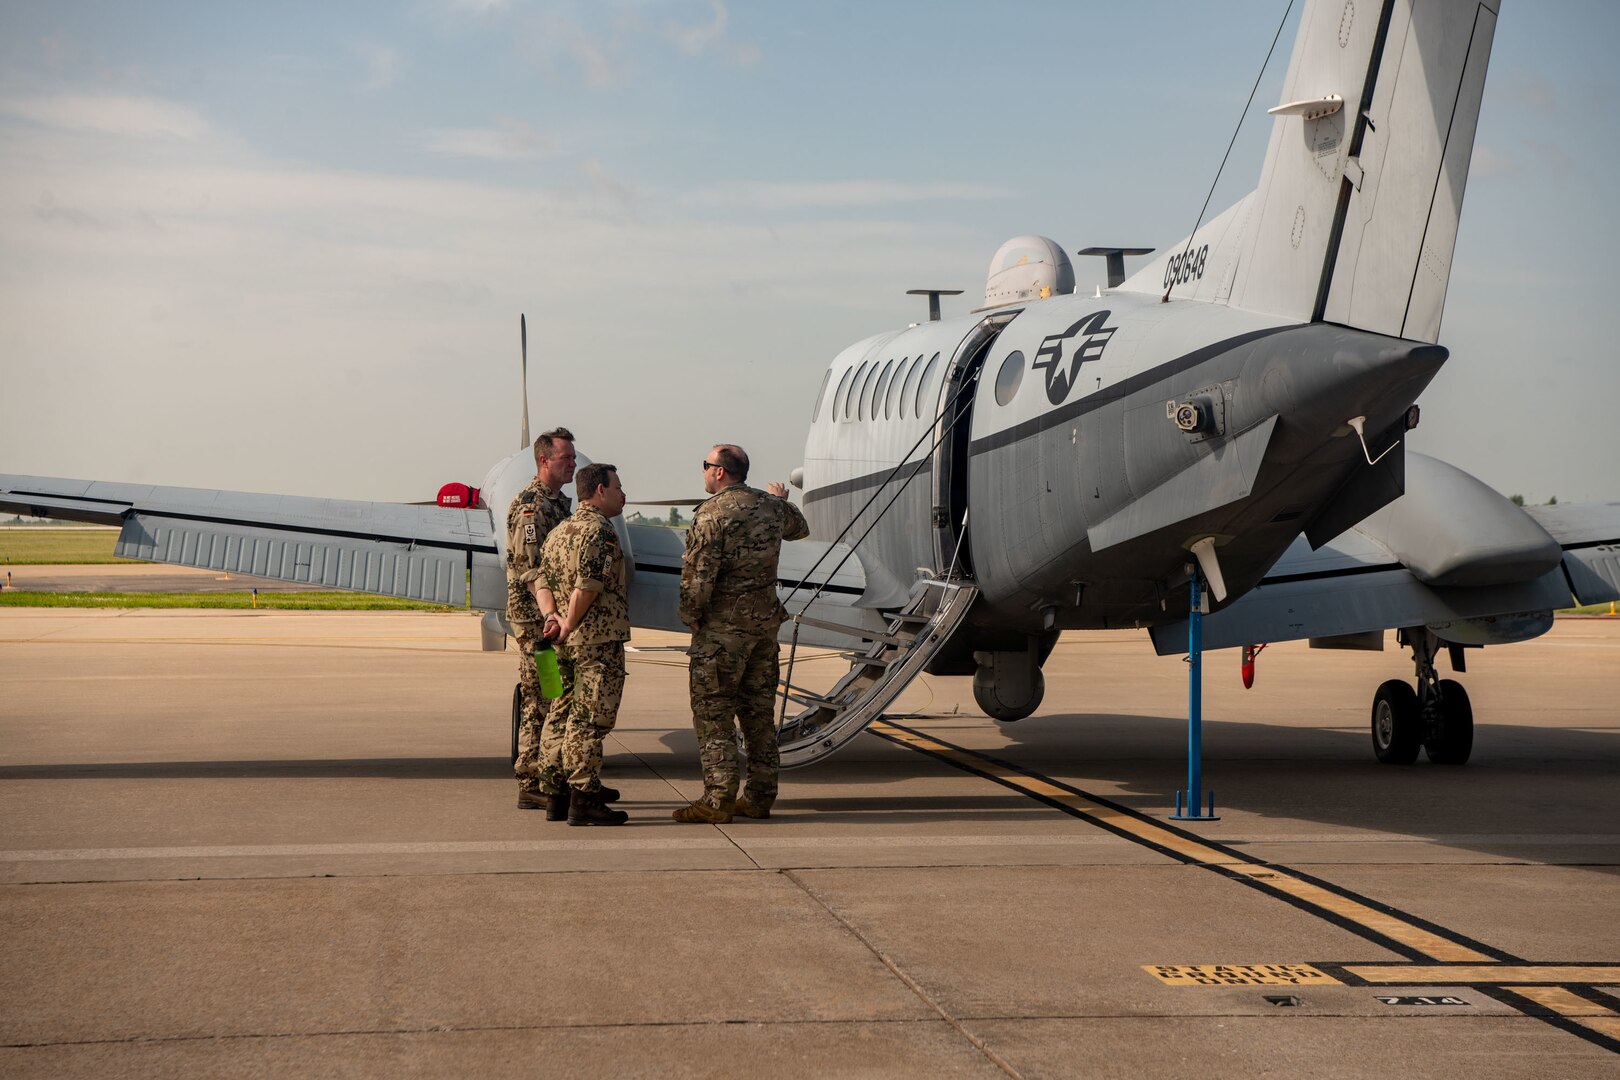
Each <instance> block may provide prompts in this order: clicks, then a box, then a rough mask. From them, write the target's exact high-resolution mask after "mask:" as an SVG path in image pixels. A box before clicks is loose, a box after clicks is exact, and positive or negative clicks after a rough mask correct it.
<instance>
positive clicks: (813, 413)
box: [810, 368, 832, 424]
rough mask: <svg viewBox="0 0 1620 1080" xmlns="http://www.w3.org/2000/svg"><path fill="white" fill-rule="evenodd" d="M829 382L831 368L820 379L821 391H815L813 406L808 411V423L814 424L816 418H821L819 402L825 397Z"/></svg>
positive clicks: (830, 379)
mask: <svg viewBox="0 0 1620 1080" xmlns="http://www.w3.org/2000/svg"><path fill="white" fill-rule="evenodd" d="M831 381H832V368H828V369H827V373H826V374H825V375H823V376H822V377H821V389H820V390H817V391H816V403H815V406H814V407H813V408H811V410H810V422H811V423H812V424H813V423H815V422H816V420H817V418H818V417H820V416H821V402H822V399H823V398H825V397H826V396H827V384H828V383H829V382H831Z"/></svg>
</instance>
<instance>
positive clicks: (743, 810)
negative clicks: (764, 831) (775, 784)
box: [731, 795, 771, 820]
mask: <svg viewBox="0 0 1620 1080" xmlns="http://www.w3.org/2000/svg"><path fill="white" fill-rule="evenodd" d="M731 812H732V813H734V814H736V815H737V816H738V817H746V818H755V819H760V820H763V819H764V818H768V817H770V816H771V808H770V807H768V806H758V805H755V804H754V803H751V802H749V801H748V796H746V795H741V796H738V798H737V805H736V806H735V807H733V808H732V811H731Z"/></svg>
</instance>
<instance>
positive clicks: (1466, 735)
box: [1423, 679, 1474, 765]
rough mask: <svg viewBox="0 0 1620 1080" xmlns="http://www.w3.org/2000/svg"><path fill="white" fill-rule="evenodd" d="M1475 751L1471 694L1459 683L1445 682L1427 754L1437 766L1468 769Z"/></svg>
mask: <svg viewBox="0 0 1620 1080" xmlns="http://www.w3.org/2000/svg"><path fill="white" fill-rule="evenodd" d="M1473 750H1474V706H1473V705H1472V704H1471V703H1470V702H1469V700H1468V691H1467V690H1464V689H1463V685H1462V683H1460V682H1458V681H1457V680H1455V679H1441V680H1440V702H1439V705H1438V706H1437V708H1436V716H1435V724H1434V726H1433V728H1432V729H1431V731H1430V735H1429V738H1428V739H1427V740H1426V741H1425V742H1424V744H1423V751H1424V753H1426V754H1428V755H1429V760H1430V761H1432V762H1434V763H1435V764H1436V765H1466V764H1468V755H1469V754H1471V753H1473Z"/></svg>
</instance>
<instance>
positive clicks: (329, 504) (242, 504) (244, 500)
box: [0, 474, 506, 607]
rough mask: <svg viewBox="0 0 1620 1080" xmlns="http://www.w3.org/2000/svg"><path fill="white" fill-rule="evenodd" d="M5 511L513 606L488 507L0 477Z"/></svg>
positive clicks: (241, 569)
mask: <svg viewBox="0 0 1620 1080" xmlns="http://www.w3.org/2000/svg"><path fill="white" fill-rule="evenodd" d="M0 511H7V512H11V513H16V514H26V515H30V516H34V517H53V518H63V519H65V520H68V521H85V522H92V523H96V524H102V525H117V526H119V527H120V529H121V531H120V532H119V534H118V544H117V547H115V548H114V553H115V554H117V555H121V556H123V557H125V558H130V559H142V560H145V561H147V562H163V563H175V564H178V565H180V566H197V567H204V568H207V569H210V570H221V571H225V572H228V573H237V574H253V575H255V576H258V577H267V578H276V579H279V580H282V581H298V582H304V583H308V584H313V585H325V586H328V587H330V588H334V589H352V590H355V591H357V592H369V593H378V594H381V595H384V596H401V597H406V598H408V599H412V600H427V601H432V602H434V603H439V604H452V605H455V606H458V607H459V606H463V605H465V604H467V602H468V577H467V575H468V571H471V573H472V588H471V596H472V602H473V604H474V606H477V607H495V606H500V605H504V603H505V596H506V579H505V574H504V571H503V570H502V568H501V564H500V560H499V559H498V557H497V554H496V546H495V537H494V527H493V524H492V522H491V519H490V513H489V511H488V510H487V509H484V508H478V507H474V508H472V509H467V510H462V509H455V508H451V507H442V506H419V505H414V504H404V503H379V502H355V501H348V500H343V499H312V498H306V497H300V496H294V495H260V494H253V493H250V492H241V491H212V490H207V489H203V488H181V487H153V486H149V485H146V484H114V483H105V482H101V481H91V480H64V479H59V478H55V477H44V476H12V475H3V474H0Z"/></svg>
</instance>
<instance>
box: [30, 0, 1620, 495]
mask: <svg viewBox="0 0 1620 1080" xmlns="http://www.w3.org/2000/svg"><path fill="white" fill-rule="evenodd" d="M1286 6H1287V2H1286V0H1264V2H1260V0H1228V2H1223V3H1221V4H1202V3H1193V2H1191V0H1185V2H1168V0H1145V2H1138V3H1131V4H1120V3H1106V4H1105V3H1042V2H1030V3H1025V4H1021V5H1018V6H1017V7H1016V8H1009V7H994V8H992V7H991V6H989V5H978V4H960V3H951V2H941V0H934V2H922V0H919V2H905V3H899V2H896V3H883V2H862V3H842V2H837V0H823V2H817V3H813V4H812V3H797V4H789V3H778V2H773V3H764V2H757V3H747V2H741V0H733V2H730V3H727V2H725V0H590V2H583V0H582V2H577V3H567V2H563V3H540V2H524V0H400V2H390V3H363V2H353V3H343V4H330V3H304V2H299V0H289V2H284V3H278V4H247V3H233V2H229V0H214V2H208V3H177V2H162V0H154V2H147V3H142V4H129V3H123V2H110V3H94V2H75V0H60V2H54V3H50V4H41V3H23V2H19V0H0V472H10V473H31V474H39V475H46V476H60V477H75V478H84V479H101V480H118V481H132V482H141V483H153V484H174V485H183V486H193V487H207V488H226V489H233V490H241V491H266V492H275V493H283V494H298V495H314V496H326V497H336V498H352V499H378V500H387V501H414V500H422V499H431V498H432V497H433V494H434V493H435V492H436V491H437V490H438V488H439V486H440V485H441V484H444V483H446V482H449V481H462V482H465V483H469V484H474V485H476V484H478V483H479V482H480V481H481V480H482V478H483V476H484V474H485V472H486V471H487V470H488V468H489V466H490V465H491V464H493V463H494V462H495V461H496V460H498V459H499V458H502V457H504V456H505V455H507V454H510V453H512V452H513V451H514V450H516V449H517V448H518V445H519V433H520V417H521V395H520V391H519V340H518V316H519V314H520V313H523V314H526V315H527V318H528V327H529V365H530V368H529V385H530V393H529V397H530V415H531V424H532V427H533V430H534V431H535V432H539V431H541V430H543V429H544V428H546V427H549V426H552V425H555V424H564V425H566V426H568V427H569V428H571V429H573V430H574V431H575V432H576V433H577V435H578V437H579V447H580V449H581V450H582V451H583V452H584V453H585V454H586V455H588V456H589V457H591V458H593V459H595V460H599V461H611V462H614V463H615V464H617V465H618V466H619V467H620V469H621V472H622V475H623V476H624V479H625V486H626V488H627V489H628V490H629V492H630V494H631V497H632V498H645V499H658V498H678V497H683V496H693V495H700V494H701V476H700V469H699V463H700V461H701V456H702V455H703V454H704V453H705V451H706V450H707V449H708V447H709V446H710V445H711V444H712V443H714V442H717V441H734V442H738V443H740V444H742V445H743V446H744V447H746V448H747V449H748V450H749V451H750V453H751V454H752V457H753V459H754V476H753V479H755V480H756V482H762V481H765V480H769V479H777V478H785V477H786V475H787V473H788V471H789V470H790V469H791V468H793V467H794V466H796V465H797V464H799V462H800V460H801V456H802V452H803V443H804V435H805V429H806V427H807V425H808V420H809V413H810V407H811V404H812V401H811V399H812V396H813V395H814V393H815V391H816V388H817V387H818V386H819V385H820V383H821V377H822V373H823V372H824V370H825V368H826V365H827V364H828V362H829V361H830V360H831V359H832V358H833V356H834V355H835V354H836V353H837V352H839V351H840V350H841V349H842V348H844V347H845V346H847V345H849V344H851V343H853V342H855V341H857V340H859V339H861V338H864V337H866V336H869V335H871V334H874V333H878V332H881V331H884V330H889V329H896V328H900V327H903V326H905V325H906V324H907V323H909V322H912V321H915V320H917V319H920V318H922V317H924V307H923V303H924V302H923V301H922V300H921V299H920V298H917V297H910V296H907V295H905V292H906V290H907V289H911V288H920V287H935V288H961V289H965V290H967V295H964V296H962V297H958V298H955V300H954V301H953V300H947V301H946V302H945V313H946V314H947V315H951V314H960V313H963V312H965V311H967V310H968V309H969V308H971V307H974V306H977V305H978V298H976V297H975V295H974V294H975V293H977V294H978V297H982V290H983V282H984V277H985V273H986V269H987V267H988V264H989V262H990V258H991V256H992V254H993V253H994V252H995V250H996V248H997V247H998V246H999V245H1000V244H1001V243H1002V242H1003V241H1004V240H1007V239H1009V238H1011V237H1013V236H1016V235H1019V234H1023V233H1038V234H1041V235H1046V236H1051V237H1053V238H1054V239H1056V240H1057V241H1058V242H1059V243H1060V244H1062V245H1063V246H1064V247H1065V248H1067V249H1068V250H1070V251H1074V250H1076V249H1078V248H1080V247H1084V246H1088V245H1122V246H1137V245H1140V246H1149V247H1156V248H1162V247H1164V246H1166V245H1168V244H1171V243H1174V242H1175V241H1176V240H1177V239H1178V238H1181V237H1183V236H1185V235H1186V233H1187V232H1188V231H1189V230H1190V229H1191V227H1192V224H1193V221H1194V219H1195V218H1196V217H1197V215H1198V211H1199V207H1200V205H1201V204H1202V203H1203V201H1204V198H1205V196H1206V194H1207V193H1208V191H1209V188H1210V184H1211V181H1212V180H1213V179H1214V177H1215V175H1216V170H1217V166H1219V164H1220V161H1221V156H1222V154H1223V152H1224V151H1225V149H1226V145H1227V142H1228V140H1229V139H1230V138H1231V137H1232V131H1233V128H1234V126H1235V125H1237V123H1238V120H1239V118H1240V116H1242V115H1243V113H1244V102H1245V100H1246V98H1247V97H1248V94H1249V90H1250V87H1251V85H1253V83H1254V80H1255V78H1256V75H1257V73H1259V72H1260V70H1261V64H1262V61H1263V60H1264V58H1265V55H1266V50H1267V48H1268V47H1269V45H1270V42H1271V40H1272V35H1273V34H1274V33H1275V32H1276V30H1277V26H1278V22H1279V20H1280V19H1281V18H1282V15H1283V11H1284V8H1285V7H1286ZM1503 8H1504V10H1503V12H1502V15H1501V19H1500V21H1499V24H1498V27H1497V32H1496V40H1495V47H1494V51H1493V54H1492V59H1491V66H1490V75H1489V78H1488V81H1487V85H1486V91H1485V101H1484V107H1483V114H1482V117H1481V121H1480V127H1479V133H1478V137H1477V140H1476V145H1475V150H1474V160H1473V168H1472V171H1471V174H1470V179H1469V186H1468V191H1467V197H1466V201H1465V204H1464V208H1463V217H1462V226H1461V235H1460V238H1459V241H1458V246H1457V252H1456V257H1455V261H1454V264H1453V271H1452V277H1451V284H1450V291H1449V295H1448V300H1447V306H1446V315H1445V321H1444V325H1443V328H1442V333H1441V343H1442V344H1445V345H1447V346H1449V347H1450V348H1451V350H1452V358H1451V360H1450V361H1449V363H1448V364H1447V365H1446V367H1445V368H1444V369H1443V370H1442V372H1441V373H1440V375H1439V376H1438V377H1437V378H1436V379H1435V381H1434V382H1433V383H1432V384H1431V386H1430V387H1429V389H1428V390H1427V391H1426V392H1425V393H1424V395H1423V397H1422V399H1421V404H1422V406H1423V410H1424V412H1423V423H1422V426H1421V427H1420V428H1419V429H1418V430H1417V431H1416V432H1414V433H1413V434H1412V436H1411V439H1412V443H1411V445H1412V446H1413V447H1414V448H1415V449H1417V450H1420V451H1423V452H1425V453H1430V454H1434V455H1436V456H1439V457H1442V458H1444V459H1446V460H1448V461H1451V462H1452V463H1454V464H1456V465H1459V466H1461V467H1462V468H1464V469H1467V470H1468V471H1470V472H1473V473H1474V474H1475V475H1477V476H1479V477H1480V478H1481V479H1483V480H1484V481H1485V482H1487V483H1488V484H1490V485H1492V486H1493V487H1495V488H1497V489H1498V490H1500V491H1502V492H1503V493H1505V494H1514V493H1517V494H1522V495H1524V496H1525V497H1526V498H1527V499H1529V500H1530V501H1531V502H1543V501H1546V500H1547V499H1548V498H1550V497H1553V496H1556V497H1557V498H1558V499H1559V501H1561V502H1568V501H1572V500H1580V499H1603V498H1620V468H1617V467H1616V466H1617V463H1620V425H1617V422H1616V418H1615V417H1616V412H1617V410H1620V365H1617V363H1616V357H1615V353H1614V345H1613V343H1614V341H1615V340H1616V336H1617V333H1616V332H1617V330H1620V313H1617V304H1616V302H1615V301H1614V299H1613V295H1614V292H1615V288H1614V280H1615V277H1614V273H1613V268H1614V265H1615V255H1616V252H1617V250H1620V243H1617V241H1620V228H1617V224H1616V223H1617V220H1620V218H1617V214H1616V211H1615V209H1614V207H1613V205H1612V202H1611V199H1612V196H1611V194H1610V191H1611V188H1612V183H1611V178H1612V177H1613V176H1615V175H1616V173H1617V166H1620V161H1617V160H1616V159H1617V157H1620V140H1616V138H1615V134H1616V131H1617V129H1620V123H1617V122H1616V121H1615V120H1614V119H1613V117H1612V115H1611V114H1610V111H1609V108H1608V103H1609V102H1611V101H1613V100H1615V98H1616V96H1617V94H1616V91H1617V90H1620V76H1617V74H1616V69H1615V67H1614V65H1613V63H1612V59H1611V46H1612V42H1613V41H1615V40H1616V38H1617V36H1620V7H1617V6H1615V5H1612V4H1611V3H1607V2H1574V0H1549V2H1545V3H1538V4H1530V3H1527V2H1524V0H1508V2H1507V3H1506V4H1504V5H1503ZM1297 18H1298V12H1297V7H1296V11H1295V13H1294V14H1293V16H1292V17H1291V18H1290V19H1289V23H1288V26H1287V27H1286V28H1285V29H1284V31H1283V36H1282V40H1281V42H1280V43H1279V44H1278V47H1277V54H1276V55H1275V56H1274V57H1273V58H1272V61H1271V64H1270V66H1269V67H1268V68H1267V69H1266V74H1265V76H1264V78H1263V80H1262V82H1261V84H1260V90H1259V93H1258V94H1257V95H1256V98H1255V102H1254V104H1253V106H1252V107H1250V108H1249V109H1248V113H1247V116H1246V117H1245V119H1244V123H1243V126H1242V128H1241V131H1240V136H1239V139H1238V142H1237V145H1236V147H1235V148H1234V150H1233V151H1232V156H1231V161H1230V162H1229V163H1228V165H1227V166H1226V168H1225V171H1224V172H1223V173H1222V174H1221V179H1220V182H1219V184H1218V185H1217V187H1216V191H1215V195H1214V198H1213V200H1212V202H1211V206H1210V212H1209V216H1213V215H1214V214H1215V213H1216V212H1218V211H1219V210H1220V209H1223V208H1224V207H1226V206H1228V205H1230V204H1231V203H1232V202H1235V201H1236V200H1237V199H1238V198H1240V197H1241V196H1242V195H1243V194H1244V193H1245V192H1247V191H1248V190H1249V189H1251V188H1252V187H1253V186H1254V183H1255V180H1256V178H1257V176H1258V174H1259V170H1260V164H1261V161H1262V158H1263V156H1264V150H1265V141H1266V138H1267V136H1268V134H1269V126H1268V125H1269V120H1268V118H1266V117H1265V115H1264V110H1265V109H1266V108H1267V107H1269V106H1270V105H1273V104H1276V103H1277V101H1278V95H1279V93H1280V88H1281V81H1282V75H1283V72H1284V70H1285V69H1286V66H1287V58H1288V52H1289V49H1290V48H1291V43H1292V35H1293V30H1294V25H1295V23H1296V22H1297ZM1076 263H1077V266H1076V271H1077V278H1078V284H1079V288H1080V289H1081V290H1083V291H1086V292H1090V291H1091V290H1092V288H1093V286H1094V285H1096V284H1098V283H1100V282H1101V281H1102V275H1103V267H1102V265H1101V261H1100V260H1091V259H1077V260H1076ZM1093 263H1095V265H1092V264H1093ZM1130 265H1131V266H1135V265H1139V263H1138V262H1133V263H1131V264H1130ZM970 301H971V302H970Z"/></svg>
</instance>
